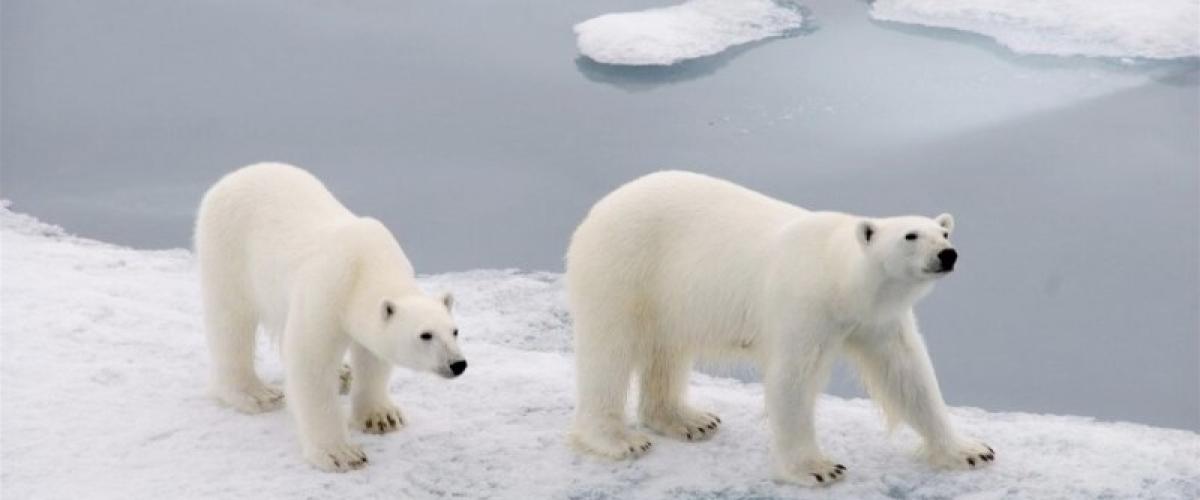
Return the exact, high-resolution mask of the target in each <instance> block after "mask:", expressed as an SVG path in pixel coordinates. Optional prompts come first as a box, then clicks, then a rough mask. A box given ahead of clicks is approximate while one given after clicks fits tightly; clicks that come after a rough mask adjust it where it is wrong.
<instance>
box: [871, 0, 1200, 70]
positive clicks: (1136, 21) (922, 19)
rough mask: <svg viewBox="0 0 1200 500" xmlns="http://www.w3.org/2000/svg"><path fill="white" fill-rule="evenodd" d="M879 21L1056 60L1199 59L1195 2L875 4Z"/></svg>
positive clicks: (892, 0) (1199, 9)
mask: <svg viewBox="0 0 1200 500" xmlns="http://www.w3.org/2000/svg"><path fill="white" fill-rule="evenodd" d="M871 16H872V17H874V18H875V19H879V20H882V21H896V22H902V23H911V24H921V25H925V26H936V27H942V28H953V29H958V30H964V31H974V32H977V33H981V34H983V35H987V36H989V37H992V38H995V39H996V40H997V41H998V42H1000V43H1002V44H1004V45H1005V46H1007V47H1008V48H1010V49H1012V50H1014V51H1016V52H1022V53H1029V54H1051V55H1059V56H1070V55H1083V56H1103V57H1144V58H1150V59H1171V58H1177V57H1196V56H1200V1H1198V0H1054V1H1049V0H955V1H952V2H951V1H946V0H875V2H874V3H872V5H871Z"/></svg>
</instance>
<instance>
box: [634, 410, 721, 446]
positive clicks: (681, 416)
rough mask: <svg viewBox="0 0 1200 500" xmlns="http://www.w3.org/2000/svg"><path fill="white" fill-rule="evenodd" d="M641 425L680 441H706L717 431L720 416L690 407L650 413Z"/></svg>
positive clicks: (719, 424)
mask: <svg viewBox="0 0 1200 500" xmlns="http://www.w3.org/2000/svg"><path fill="white" fill-rule="evenodd" d="M642 425H645V426H646V427H648V428H650V429H651V430H653V431H654V432H657V433H659V434H662V435H664V436H668V437H673V438H675V439H679V440H681V441H707V440H708V439H709V438H711V437H713V435H714V434H716V433H717V429H718V428H719V427H720V426H721V417H718V416H716V415H713V414H712V413H707V412H702V411H696V410H693V409H691V408H682V409H680V410H676V411H671V412H664V413H659V414H651V415H647V416H645V417H643V418H642Z"/></svg>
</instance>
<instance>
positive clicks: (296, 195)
mask: <svg viewBox="0 0 1200 500" xmlns="http://www.w3.org/2000/svg"><path fill="white" fill-rule="evenodd" d="M195 245H196V253H197V257H198V259H199V261H200V267H201V271H202V272H201V277H202V279H203V280H204V281H206V282H209V283H212V284H213V286H206V289H212V290H220V291H221V293H227V294H232V295H236V296H241V297H244V299H245V300H246V301H247V302H249V303H250V304H251V305H253V306H254V307H255V308H256V309H257V311H258V314H259V315H260V318H261V319H262V320H264V322H265V323H268V324H282V322H283V316H284V315H286V311H287V296H288V294H289V292H290V291H291V290H292V289H293V284H294V280H295V279H297V277H298V275H299V271H300V270H302V269H304V268H305V267H306V266H310V265H311V264H312V263H313V262H315V261H318V260H320V259H325V260H329V259H340V260H343V261H346V265H345V266H343V267H345V268H346V269H351V268H352V266H351V265H350V262H351V260H355V259H357V260H359V261H362V260H364V259H369V260H374V261H378V264H377V265H376V267H375V269H376V271H377V274H387V275H391V276H398V277H399V278H400V279H403V280H405V281H406V282H407V281H408V280H409V279H410V278H409V277H411V276H412V274H413V273H412V269H411V265H409V263H408V260H407V258H405V256H404V254H403V252H402V251H401V250H400V248H399V246H398V245H397V244H396V243H395V240H394V238H392V236H391V233H390V232H388V231H387V229H386V228H385V227H384V226H383V225H382V224H380V223H379V222H378V221H375V220H373V219H368V218H359V217H357V216H355V215H354V214H353V213H352V212H350V210H348V209H347V208H346V207H345V206H343V205H342V204H341V203H340V202H338V200H337V199H336V198H334V196H333V195H332V194H331V193H330V192H329V191H328V190H327V189H326V188H325V186H324V185H323V184H322V183H321V181H319V180H318V179H317V178H316V177H314V176H312V175H311V174H309V173H308V172H305V171H304V170H301V169H299V168H296V167H293V166H291V165H285V164H279V163H260V164H256V165H251V166H248V167H245V168H242V169H239V170H237V171H234V172H232V173H230V174H228V175H226V176H225V177H224V178H222V179H221V180H220V181H218V182H217V183H216V184H215V185H213V187H212V188H210V189H209V191H208V192H207V193H206V194H205V195H204V199H203V200H202V201H201V204H200V213H199V215H198V217H197V222H196V234H195ZM372 264H374V263H372ZM404 285H405V286H407V285H408V284H407V283H404ZM312 286H317V285H316V284H313V285H312ZM322 286H324V284H323V285H322Z"/></svg>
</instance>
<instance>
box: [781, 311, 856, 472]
mask: <svg viewBox="0 0 1200 500" xmlns="http://www.w3.org/2000/svg"><path fill="white" fill-rule="evenodd" d="M817 331H818V332H820V334H822V335H823V331H821V330H817ZM804 335H810V333H809V332H805V333H804ZM827 343H828V342H827V341H826V340H825V339H821V338H812V339H805V340H803V341H800V342H795V341H792V342H788V341H786V340H785V341H783V342H780V343H779V344H778V345H777V347H776V349H775V352H774V353H772V354H771V355H770V356H771V357H770V358H769V359H768V361H767V369H766V377H765V380H764V384H765V389H766V400H767V419H768V421H769V422H770V425H771V435H772V443H771V451H772V454H773V460H772V461H773V464H774V468H775V478H776V480H779V481H784V482H789V483H797V484H801V485H806V486H825V485H829V484H832V483H833V482H835V481H838V480H841V479H842V478H843V477H845V473H846V467H845V466H844V465H842V464H839V463H836V462H834V461H833V460H830V459H829V458H827V457H825V455H824V454H823V453H822V452H821V449H820V446H819V444H818V443H817V437H816V426H815V422H814V413H815V409H816V400H817V395H818V394H819V393H820V392H821V388H822V387H823V386H824V385H825V381H826V380H827V379H828V377H829V371H830V368H831V366H832V360H833V356H832V354H833V353H832V352H831V351H832V348H830V347H829V346H828V345H826V344H827Z"/></svg>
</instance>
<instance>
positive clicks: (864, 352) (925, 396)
mask: <svg viewBox="0 0 1200 500" xmlns="http://www.w3.org/2000/svg"><path fill="white" fill-rule="evenodd" d="M845 345H846V352H847V354H849V357H850V359H851V360H853V361H854V362H855V364H856V365H857V367H858V371H859V373H860V376H861V378H862V380H863V382H864V385H866V387H867V392H868V393H870V394H871V397H872V399H874V400H875V401H876V402H877V403H878V404H879V406H881V407H882V408H883V410H884V412H885V413H886V414H887V415H888V419H889V420H891V421H893V422H895V421H903V422H905V423H907V424H909V425H910V426H911V427H912V428H913V430H915V431H917V433H918V434H920V435H921V437H922V438H924V440H925V450H924V452H925V454H926V455H927V458H928V459H929V461H930V462H931V463H932V464H933V465H935V466H937V467H942V468H953V469H974V468H978V467H983V466H985V465H988V464H991V463H992V462H993V461H995V460H996V452H995V451H994V450H992V448H991V447H989V446H988V445H986V444H984V443H982V442H979V441H976V440H974V439H968V438H964V437H961V436H960V435H959V434H958V433H957V432H955V431H954V428H953V427H952V426H951V424H950V417H949V415H948V414H947V412H946V403H945V402H944V401H943V400H942V392H941V390H940V389H939V388H938V383H937V378H936V376H935V375H934V371H933V363H931V362H930V361H929V353H928V351H927V350H926V348H925V342H924V341H922V340H921V335H920V333H918V332H917V327H916V319H915V318H914V317H913V316H912V314H909V315H908V316H907V317H905V318H904V319H903V320H902V321H901V322H900V323H899V324H893V325H890V326H888V327H886V328H885V329H884V330H881V331H878V332H873V333H871V334H866V335H856V336H851V337H850V338H848V339H847V341H846V344H845Z"/></svg>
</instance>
